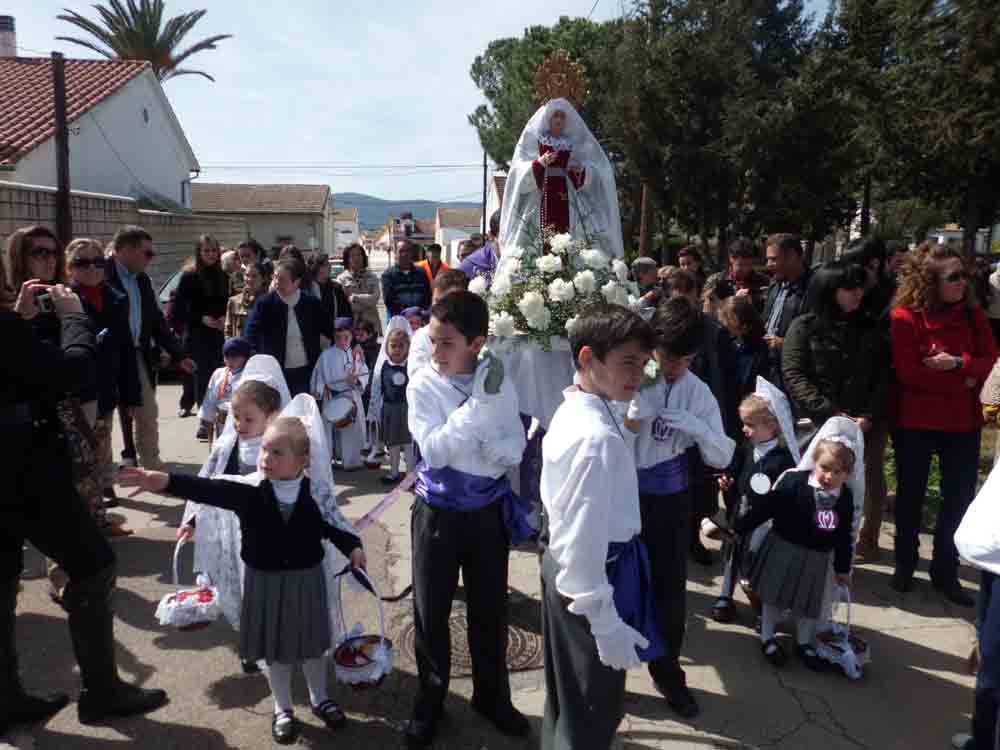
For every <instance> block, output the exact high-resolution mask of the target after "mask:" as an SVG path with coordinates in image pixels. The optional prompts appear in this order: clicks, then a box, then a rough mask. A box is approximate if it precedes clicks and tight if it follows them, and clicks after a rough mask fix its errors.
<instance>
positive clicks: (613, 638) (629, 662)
mask: <svg viewBox="0 0 1000 750" xmlns="http://www.w3.org/2000/svg"><path fill="white" fill-rule="evenodd" d="M594 640H595V641H597V657H598V658H599V659H600V660H601V663H602V664H604V665H605V666H608V667H611V668H612V669H621V670H626V669H632V667H637V666H639V663H640V662H639V653H638V652H637V651H636V648H646V647H648V646H649V641H647V640H646V639H645V637H643V635H642V633H640V632H639V631H638V630H636V629H635V628H633V627H632V626H631V625H629V624H628V623H626V622H625V621H624V620H621V619H619V620H618V624H617V625H616V626H615V627H614V628H612V629H611V630H610V631H607V632H604V633H594Z"/></svg>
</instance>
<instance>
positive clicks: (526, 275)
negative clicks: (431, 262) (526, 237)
mask: <svg viewBox="0 0 1000 750" xmlns="http://www.w3.org/2000/svg"><path fill="white" fill-rule="evenodd" d="M628 274H629V269H628V266H627V265H626V264H625V263H624V262H623V261H621V260H618V259H614V260H612V258H611V257H610V256H609V255H608V254H607V253H605V252H604V251H603V250H601V249H599V244H598V243H596V242H592V241H589V240H586V239H584V240H574V239H573V238H572V237H571V236H570V235H569V234H542V235H540V236H539V237H538V238H537V239H536V240H535V241H534V242H532V243H531V246H530V247H512V248H504V251H503V255H502V256H501V258H500V263H499V265H498V266H497V270H496V272H495V273H494V275H493V284H492V286H491V287H490V288H489V289H488V290H487V285H486V280H485V279H483V278H482V277H480V278H477V279H473V280H472V282H471V283H470V284H469V290H470V291H472V292H475V293H477V294H479V295H480V296H483V297H486V299H487V301H488V302H489V305H490V333H491V334H492V335H494V336H496V337H497V338H499V339H507V338H512V337H515V336H520V337H527V338H529V339H530V340H532V341H535V342H537V343H538V344H539V345H540V346H541V347H542V348H543V349H544V350H546V351H549V350H551V348H552V339H553V338H556V339H559V338H566V337H567V336H568V335H569V332H570V331H571V329H572V327H573V325H574V324H575V323H576V321H577V319H578V318H579V317H580V315H581V314H582V313H584V312H585V311H586V310H587V308H588V307H591V306H593V305H595V304H599V303H602V302H607V303H611V304H615V305H623V306H627V305H630V304H633V303H635V301H636V297H637V296H638V293H639V290H638V287H637V286H636V284H635V283H634V282H632V281H629V278H628Z"/></svg>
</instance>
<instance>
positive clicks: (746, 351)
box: [733, 340, 771, 406]
mask: <svg viewBox="0 0 1000 750" xmlns="http://www.w3.org/2000/svg"><path fill="white" fill-rule="evenodd" d="M733 347H734V349H735V351H736V372H735V374H734V376H733V380H734V382H735V384H736V396H737V406H738V405H739V403H741V402H742V401H743V399H745V398H746V397H747V396H749V395H750V394H751V393H753V392H754V391H755V390H757V376H758V375H762V376H763V377H765V378H766V377H767V376H768V374H769V372H768V370H769V367H770V364H769V362H770V359H771V351H770V349H768V348H767V344H766V343H765V342H764V341H763V340H761V341H757V342H753V343H743V342H740V341H734V342H733Z"/></svg>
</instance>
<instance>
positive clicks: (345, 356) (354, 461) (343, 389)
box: [311, 346, 368, 469]
mask: <svg viewBox="0 0 1000 750" xmlns="http://www.w3.org/2000/svg"><path fill="white" fill-rule="evenodd" d="M351 373H353V374H355V375H357V376H358V382H357V383H355V384H354V385H348V383H347V380H346V378H347V376H348V375H349V374H351ZM367 377H368V368H367V366H366V365H365V362H364V356H363V355H362V356H361V357H360V359H359V358H358V357H357V356H355V351H354V350H350V351H346V350H344V349H341V348H340V347H339V346H331V347H330V348H329V349H327V350H326V351H325V352H323V354H322V355H320V358H319V361H318V362H316V367H315V368H314V369H313V374H312V384H311V390H312V392H313V394H314V395H315V397H316V400H317V401H318V402H320V403H323V402H324V401H326V400H328V399H333V398H346V399H351V400H352V401H353V402H354V409H355V418H354V421H353V422H352V423H351V424H350V425H348V426H347V427H341V428H335V427H334V426H333V424H332V423H329V422H328V423H327V424H328V425H329V427H328V429H329V430H330V431H331V435H332V436H331V438H330V440H331V442H330V445H331V446H332V447H333V448H334V450H335V452H336V453H338V454H339V455H340V460H341V461H342V462H343V464H344V468H349V469H353V468H358V467H360V466H361V449H362V448H363V447H364V442H365V406H364V402H363V401H362V400H361V394H362V393H363V392H364V389H365V384H366V383H367Z"/></svg>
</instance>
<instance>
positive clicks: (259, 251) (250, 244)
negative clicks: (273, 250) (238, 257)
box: [236, 237, 265, 260]
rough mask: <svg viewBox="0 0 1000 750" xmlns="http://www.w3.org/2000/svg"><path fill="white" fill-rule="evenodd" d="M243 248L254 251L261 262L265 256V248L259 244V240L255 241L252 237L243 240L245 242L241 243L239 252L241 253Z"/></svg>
mask: <svg viewBox="0 0 1000 750" xmlns="http://www.w3.org/2000/svg"><path fill="white" fill-rule="evenodd" d="M243 248H247V249H249V250H253V252H254V254H255V255H256V256H257V260H261V259H263V258H264V256H265V252H264V246H263V245H261V244H260V243H259V242H257V240H255V239H254V238H253V237H251V238H250V239H248V240H243V242H241V243H240V244H239V245H237V246H236V250H237V252H239V251H240V250H242V249H243Z"/></svg>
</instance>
